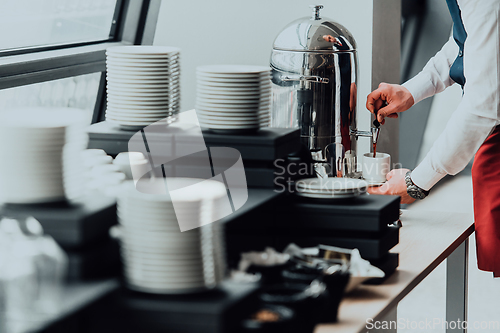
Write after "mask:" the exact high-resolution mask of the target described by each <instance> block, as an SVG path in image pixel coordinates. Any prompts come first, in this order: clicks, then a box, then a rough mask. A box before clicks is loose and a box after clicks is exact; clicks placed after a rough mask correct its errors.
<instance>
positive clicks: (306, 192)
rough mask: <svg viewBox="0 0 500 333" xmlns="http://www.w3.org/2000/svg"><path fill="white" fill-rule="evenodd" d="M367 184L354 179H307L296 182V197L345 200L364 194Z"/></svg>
mask: <svg viewBox="0 0 500 333" xmlns="http://www.w3.org/2000/svg"><path fill="white" fill-rule="evenodd" d="M367 187H368V183H367V182H366V181H364V180H361V179H354V178H307V179H301V180H299V181H297V182H296V184H295V190H296V193H297V195H299V196H302V197H308V198H315V199H346V198H353V197H356V196H359V195H361V194H365V193H366V189H367Z"/></svg>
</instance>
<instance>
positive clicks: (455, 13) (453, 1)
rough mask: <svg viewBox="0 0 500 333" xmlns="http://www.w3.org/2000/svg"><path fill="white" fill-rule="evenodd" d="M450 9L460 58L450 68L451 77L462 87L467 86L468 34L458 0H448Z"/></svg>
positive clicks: (454, 37)
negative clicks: (466, 44) (466, 41)
mask: <svg viewBox="0 0 500 333" xmlns="http://www.w3.org/2000/svg"><path fill="white" fill-rule="evenodd" d="M446 3H447V4H448V9H449V10H450V14H451V18H452V20H453V39H455V42H456V43H457V45H458V48H459V51H458V56H457V58H456V59H455V62H453V65H452V66H451V68H450V77H451V78H452V79H453V81H455V82H456V83H458V84H460V85H461V86H462V87H463V86H464V84H465V76H464V58H463V54H464V44H465V40H466V39H467V32H466V31H465V27H464V23H463V21H462V14H461V12H460V8H459V7H458V2H457V0H446Z"/></svg>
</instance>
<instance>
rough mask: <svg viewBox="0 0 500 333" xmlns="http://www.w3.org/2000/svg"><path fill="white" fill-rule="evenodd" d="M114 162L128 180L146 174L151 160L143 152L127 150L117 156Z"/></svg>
mask: <svg viewBox="0 0 500 333" xmlns="http://www.w3.org/2000/svg"><path fill="white" fill-rule="evenodd" d="M113 164H114V165H116V166H118V168H119V169H120V171H121V172H123V173H124V174H125V176H126V178H127V179H128V180H132V179H134V176H133V175H134V174H135V175H141V174H145V173H147V172H148V171H149V169H148V166H149V162H148V160H147V159H146V158H145V157H144V155H143V154H142V153H139V152H125V153H120V154H118V156H116V158H115V160H114V161H113Z"/></svg>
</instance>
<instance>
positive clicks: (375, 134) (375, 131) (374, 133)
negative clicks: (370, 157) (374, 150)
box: [371, 127, 380, 144]
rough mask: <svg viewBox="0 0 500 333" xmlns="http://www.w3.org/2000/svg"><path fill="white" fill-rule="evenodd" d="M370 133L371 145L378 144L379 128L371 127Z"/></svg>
mask: <svg viewBox="0 0 500 333" xmlns="http://www.w3.org/2000/svg"><path fill="white" fill-rule="evenodd" d="M371 133H372V143H374V144H376V143H377V142H378V136H379V134H380V127H372V128H371Z"/></svg>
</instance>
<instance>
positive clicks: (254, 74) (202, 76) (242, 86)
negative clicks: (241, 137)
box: [196, 65, 271, 133]
mask: <svg viewBox="0 0 500 333" xmlns="http://www.w3.org/2000/svg"><path fill="white" fill-rule="evenodd" d="M196 75H197V83H198V85H197V95H196V112H197V114H198V119H199V121H200V125H201V126H202V127H206V128H209V129H211V130H213V131H219V132H226V133H231V132H234V133H238V132H247V131H255V130H257V129H259V128H260V127H266V126H268V124H269V119H270V105H271V69H270V68H269V67H263V66H245V65H211V66H200V67H198V68H197V73H196Z"/></svg>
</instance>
